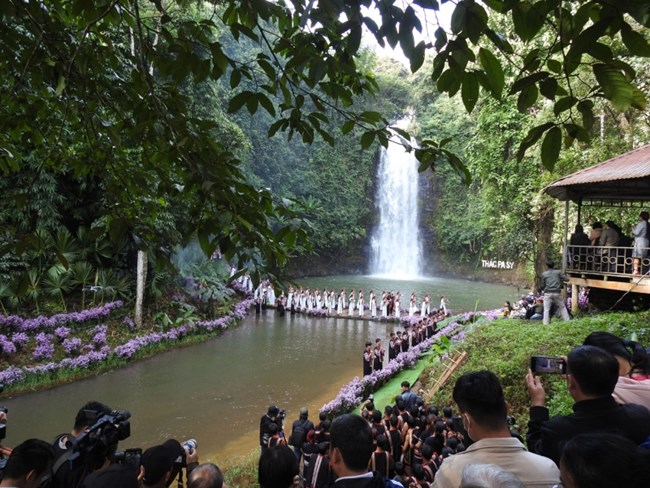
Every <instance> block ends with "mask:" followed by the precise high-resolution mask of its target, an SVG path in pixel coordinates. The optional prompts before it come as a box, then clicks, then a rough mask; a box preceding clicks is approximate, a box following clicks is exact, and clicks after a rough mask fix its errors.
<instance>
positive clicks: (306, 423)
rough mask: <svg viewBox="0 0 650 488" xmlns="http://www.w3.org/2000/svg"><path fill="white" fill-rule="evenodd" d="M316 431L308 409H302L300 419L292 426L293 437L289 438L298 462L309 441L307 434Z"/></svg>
mask: <svg viewBox="0 0 650 488" xmlns="http://www.w3.org/2000/svg"><path fill="white" fill-rule="evenodd" d="M310 430H314V424H313V423H312V421H311V420H309V410H307V407H302V408H301V409H300V417H299V418H298V420H295V421H294V422H293V424H292V425H291V436H290V437H289V444H291V445H292V446H293V452H294V453H295V454H296V457H297V458H298V460H300V456H301V454H302V451H301V449H302V445H303V444H304V443H305V441H306V440H307V432H309V431H310Z"/></svg>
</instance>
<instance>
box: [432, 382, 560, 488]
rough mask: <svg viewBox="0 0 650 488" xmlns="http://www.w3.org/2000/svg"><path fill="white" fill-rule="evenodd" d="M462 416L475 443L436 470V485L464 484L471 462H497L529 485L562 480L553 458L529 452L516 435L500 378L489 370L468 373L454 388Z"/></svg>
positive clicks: (447, 487)
mask: <svg viewBox="0 0 650 488" xmlns="http://www.w3.org/2000/svg"><path fill="white" fill-rule="evenodd" d="M453 397H454V401H455V402H456V404H457V405H458V409H459V411H460V415H461V419H462V422H463V425H464V427H465V430H466V431H467V434H468V436H469V437H470V438H471V439H472V441H474V442H473V444H472V445H471V446H469V447H468V448H467V449H466V450H465V451H463V452H459V453H457V454H454V455H452V456H449V457H448V458H447V459H445V461H444V462H443V463H442V465H441V466H440V469H439V470H438V472H437V473H436V476H435V479H434V482H433V487H434V488H452V487H453V488H456V487H458V486H460V481H461V477H462V473H463V468H464V467H465V466H467V465H469V464H495V465H497V466H499V467H500V468H502V469H504V470H505V471H508V472H510V473H512V474H514V475H515V476H516V477H517V478H519V479H520V480H521V482H522V483H523V484H524V486H526V487H535V488H538V487H539V488H541V487H548V488H550V487H552V486H554V485H556V484H558V483H559V482H560V471H559V469H558V467H557V466H556V465H555V463H554V462H553V461H551V460H550V459H547V458H544V457H542V456H539V455H537V454H533V453H531V452H528V450H527V449H526V447H525V446H524V445H523V444H522V443H521V441H519V440H518V439H516V438H515V437H512V435H511V433H510V429H509V427H508V420H507V415H508V408H507V404H506V401H505V398H504V396H503V388H502V387H501V383H500V381H499V379H498V378H497V377H496V375H494V373H491V372H489V371H478V372H471V373H465V374H464V375H462V376H461V377H460V378H458V380H457V381H456V385H455V386H454V392H453Z"/></svg>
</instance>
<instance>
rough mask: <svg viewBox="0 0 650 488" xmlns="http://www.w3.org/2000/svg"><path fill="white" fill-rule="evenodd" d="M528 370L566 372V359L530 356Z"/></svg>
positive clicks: (538, 372) (541, 372)
mask: <svg viewBox="0 0 650 488" xmlns="http://www.w3.org/2000/svg"><path fill="white" fill-rule="evenodd" d="M530 370H531V371H532V372H533V374H566V360H565V359H564V358H558V357H549V356H531V358H530Z"/></svg>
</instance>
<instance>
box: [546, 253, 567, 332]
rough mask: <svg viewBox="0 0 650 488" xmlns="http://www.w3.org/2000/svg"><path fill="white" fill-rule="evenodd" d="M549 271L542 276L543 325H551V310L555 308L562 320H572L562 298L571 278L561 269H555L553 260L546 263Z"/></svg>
mask: <svg viewBox="0 0 650 488" xmlns="http://www.w3.org/2000/svg"><path fill="white" fill-rule="evenodd" d="M546 266H547V267H548V269H547V270H546V271H544V273H543V274H542V289H543V290H544V319H543V324H544V325H548V324H550V323H551V308H552V307H553V306H555V307H556V308H557V309H558V310H559V312H560V314H561V315H562V320H564V321H567V320H571V318H570V317H569V312H567V309H566V304H565V303H564V299H563V298H562V288H564V284H565V283H567V282H568V281H569V278H567V276H566V275H565V274H564V273H562V271H560V270H559V269H555V262H554V261H553V260H551V259H549V260H547V261H546Z"/></svg>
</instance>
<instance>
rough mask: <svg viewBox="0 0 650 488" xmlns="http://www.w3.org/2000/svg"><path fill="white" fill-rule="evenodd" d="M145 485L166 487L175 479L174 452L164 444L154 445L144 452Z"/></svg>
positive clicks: (158, 487)
mask: <svg viewBox="0 0 650 488" xmlns="http://www.w3.org/2000/svg"><path fill="white" fill-rule="evenodd" d="M142 467H143V468H144V477H143V478H142V484H143V486H147V487H150V488H164V487H165V486H167V483H168V482H169V483H170V484H171V482H172V481H173V479H174V478H172V470H173V468H174V454H173V453H172V452H171V451H170V450H169V449H167V448H166V447H165V446H164V445H159V446H153V447H150V448H149V449H147V450H146V451H144V453H143V454H142Z"/></svg>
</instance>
